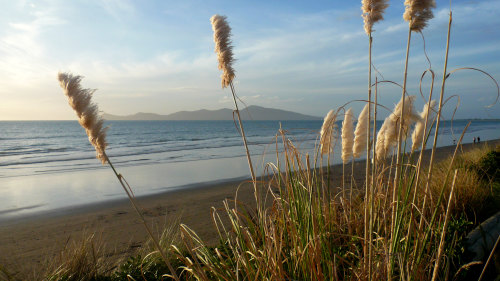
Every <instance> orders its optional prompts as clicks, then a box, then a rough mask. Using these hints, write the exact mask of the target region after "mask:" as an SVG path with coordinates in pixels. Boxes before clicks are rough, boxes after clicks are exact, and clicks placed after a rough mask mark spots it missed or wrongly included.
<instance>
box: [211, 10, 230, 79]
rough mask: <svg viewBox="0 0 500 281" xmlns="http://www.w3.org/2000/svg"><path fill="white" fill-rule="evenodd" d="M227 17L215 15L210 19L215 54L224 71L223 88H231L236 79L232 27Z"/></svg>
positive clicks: (220, 67)
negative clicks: (230, 85)
mask: <svg viewBox="0 0 500 281" xmlns="http://www.w3.org/2000/svg"><path fill="white" fill-rule="evenodd" d="M226 19H227V17H226V16H220V15H213V16H212V17H211V18H210V22H211V23H212V30H213V31H214V43H215V53H217V59H218V61H219V69H220V70H222V75H221V81H222V88H225V87H227V86H229V84H230V83H231V82H232V81H233V79H234V76H235V75H234V69H233V65H232V64H233V61H234V58H233V46H232V45H231V39H230V37H231V27H230V26H229V24H228V23H227V21H226Z"/></svg>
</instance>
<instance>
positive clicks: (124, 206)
mask: <svg viewBox="0 0 500 281" xmlns="http://www.w3.org/2000/svg"><path fill="white" fill-rule="evenodd" d="M489 144H490V145H498V144H500V141H499V140H496V141H490V142H489ZM472 147H473V145H472V144H466V145H463V150H464V151H466V150H469V149H471V148H472ZM454 149H455V147H454V146H448V147H441V148H439V149H438V150H437V153H436V159H437V160H440V159H444V158H446V157H448V156H450V155H451V154H452V153H453V151H454ZM429 155H430V153H426V157H429ZM364 163H365V162H358V163H356V165H355V171H360V170H364V169H363V168H364V165H365V164H364ZM346 170H347V169H346ZM349 170H350V169H349ZM333 171H334V175H333V176H334V177H335V178H337V179H340V178H341V172H342V166H339V165H336V166H334V167H333ZM363 174H364V173H356V172H355V175H357V176H358V177H357V180H362V179H363V177H364V175H363ZM337 183H340V181H337ZM238 186H239V187H240V191H239V193H238V200H241V201H244V202H247V203H251V202H254V201H255V200H254V199H253V198H254V195H253V188H252V185H251V183H249V182H241V181H238V182H225V183H212V184H207V185H204V186H198V187H193V188H189V189H184V190H177V191H170V192H165V193H162V194H156V195H151V196H146V197H141V198H140V199H139V202H140V205H141V206H142V207H144V209H145V210H146V211H145V217H146V219H147V220H148V221H149V222H150V224H151V225H153V227H154V229H155V231H156V232H157V233H158V232H161V230H162V229H163V227H164V226H165V225H167V224H168V225H169V224H171V223H172V222H173V221H175V220H176V219H178V218H180V221H181V222H182V223H184V224H186V225H188V226H190V227H191V228H193V229H194V230H195V231H196V232H197V233H198V234H199V235H200V236H201V237H202V238H204V239H205V240H206V241H211V242H215V241H217V238H216V235H215V229H214V226H213V223H212V217H211V211H210V210H211V207H215V208H221V207H222V201H223V200H224V199H234V195H235V192H236V189H237V188H238ZM93 233H95V234H96V236H97V237H100V240H101V241H102V242H104V245H105V255H106V256H107V257H108V258H109V260H110V261H115V262H116V261H117V260H119V259H121V258H124V257H127V256H129V255H131V254H134V253H135V251H137V249H138V248H140V247H141V245H142V244H143V243H144V242H145V241H146V240H147V234H146V231H145V229H144V226H143V225H142V223H141V222H140V220H139V219H138V216H137V214H136V213H135V212H134V211H133V209H132V207H131V205H130V203H129V201H128V200H117V201H111V202H106V203H99V204H93V205H87V206H84V207H79V208H76V209H63V210H57V211H53V212H49V213H45V214H41V215H38V216H32V217H28V218H23V219H18V220H14V221H4V222H0V266H3V267H5V268H7V269H8V270H9V271H10V272H11V273H13V274H16V275H17V277H19V278H22V279H28V278H29V279H31V278H34V276H38V277H40V278H41V275H42V274H43V272H44V270H46V268H47V267H48V265H49V264H50V263H51V262H56V263H57V260H58V258H59V254H60V252H61V251H62V250H63V248H64V247H65V246H66V245H71V244H72V243H73V241H80V240H82V239H84V238H86V237H88V236H89V235H91V234H93Z"/></svg>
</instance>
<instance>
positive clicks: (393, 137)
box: [375, 96, 420, 158]
mask: <svg viewBox="0 0 500 281" xmlns="http://www.w3.org/2000/svg"><path fill="white" fill-rule="evenodd" d="M414 102H415V96H406V97H405V108H404V112H403V126H402V129H403V137H404V138H405V139H406V137H407V136H408V135H407V133H408V128H409V127H410V126H411V124H412V123H414V122H416V121H417V120H419V118H420V117H419V116H418V115H416V114H415V110H414V108H413V103H414ZM402 109H403V100H402V99H401V100H400V101H399V103H398V104H397V105H396V106H395V107H394V111H393V112H392V113H391V114H390V115H389V116H388V117H387V118H386V119H385V120H384V123H383V124H382V127H380V130H379V132H378V134H377V144H376V148H375V149H376V153H377V155H378V157H380V158H383V157H385V155H386V154H387V152H388V151H389V150H390V149H391V148H393V147H394V146H395V145H396V144H397V140H398V132H399V131H398V130H399V126H400V124H399V117H400V116H401V111H402Z"/></svg>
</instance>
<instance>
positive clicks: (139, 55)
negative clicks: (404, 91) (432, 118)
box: [0, 0, 500, 120]
mask: <svg viewBox="0 0 500 281" xmlns="http://www.w3.org/2000/svg"><path fill="white" fill-rule="evenodd" d="M313 2H314V3H311V1H260V0H258V1H236V0H233V1H202V0H185V1H128V0H110V1H105V0H94V1H63V0H47V1H10V0H0V6H1V7H2V9H1V10H0V98H1V101H2V102H1V103H0V120H31V119H75V116H74V113H73V112H72V110H71V109H70V108H69V106H68V105H67V101H66V99H65V97H64V96H63V94H62V91H61V89H60V88H59V85H58V82H57V79H56V76H57V72H58V71H70V72H73V73H74V74H79V75H82V76H85V78H84V80H83V82H82V84H83V86H84V87H87V88H97V89H98V91H97V92H96V93H95V95H94V100H95V101H96V102H97V103H98V104H99V107H100V109H101V110H102V111H104V112H107V113H112V114H122V115H124V114H133V113H136V112H153V113H160V114H168V113H173V112H176V111H180V110H197V109H202V108H206V109H219V108H223V107H227V108H232V104H231V99H230V92H229V90H228V89H224V90H222V89H221V88H220V79H219V76H220V72H219V70H218V69H217V61H216V60H217V59H216V55H215V54H214V52H213V47H214V44H213V41H212V34H213V33H212V29H211V25H210V21H209V19H210V17H211V16H212V15H213V14H216V13H218V14H222V15H226V16H227V17H228V20H229V22H230V25H231V27H232V29H233V37H232V38H233V43H234V55H235V57H236V59H237V61H236V63H235V65H234V67H235V69H236V72H237V73H236V75H237V77H236V79H235V86H236V90H237V93H238V95H239V96H240V97H241V98H242V99H243V100H244V101H245V102H246V103H247V104H248V105H261V106H267V107H275V108H281V109H286V110H293V111H297V112H301V113H305V114H311V115H317V116H323V115H324V114H326V112H328V110H330V109H332V108H336V107H338V106H342V105H344V104H345V103H347V102H349V101H353V100H361V99H366V96H367V94H366V93H367V90H366V89H367V76H368V73H367V68H368V41H367V36H366V35H365V34H364V31H363V22H362V18H361V17H360V14H361V11H360V3H359V2H360V1H339V0H336V1H313ZM389 3H390V6H389V8H388V9H387V11H386V14H385V20H384V21H381V22H379V23H377V24H376V25H375V27H374V28H375V32H374V33H373V63H374V65H375V66H376V67H377V69H378V70H379V72H380V73H381V74H382V75H383V77H384V78H385V79H386V80H391V81H394V82H398V83H402V80H403V68H404V56H405V50H406V36H407V32H408V25H407V23H406V22H404V21H403V19H402V13H403V11H404V6H403V1H390V2H389ZM449 5H450V2H448V1H437V8H436V9H435V10H434V15H435V18H434V19H432V20H431V21H430V22H429V26H428V27H427V28H426V29H424V31H423V34H424V36H425V40H426V50H427V53H428V55H429V58H430V60H431V62H432V68H433V69H434V71H435V72H436V76H437V77H436V83H435V86H434V89H435V92H434V96H435V97H437V96H438V95H439V89H440V86H441V76H442V72H443V62H444V50H445V43H446V29H447V23H448V11H449ZM452 10H453V16H454V17H453V25H452V35H451V40H452V41H451V48H450V59H449V65H448V69H449V70H452V69H454V68H458V67H476V68H481V69H482V70H484V71H487V72H488V73H490V74H491V75H492V76H493V77H495V78H496V79H500V28H498V27H499V26H500V17H498V11H499V10H500V1H498V0H495V1H453V3H452ZM426 68H428V63H427V61H426V59H425V56H424V52H423V41H422V38H421V36H420V34H416V33H413V37H412V44H411V49H410V66H409V73H408V89H409V92H410V94H417V95H418V85H419V80H420V75H421V74H422V72H423V71H424V70H425V69H426ZM423 88H424V91H425V93H426V95H428V94H427V92H428V89H429V80H428V79H426V80H425V81H424V87H423ZM379 93H380V98H379V100H380V102H381V103H382V104H384V105H386V106H388V107H391V108H392V106H393V104H394V103H396V102H397V101H398V100H399V98H400V95H401V90H400V89H399V88H397V87H395V86H393V85H390V84H383V85H380V87H379ZM496 94H497V91H496V87H495V85H494V83H492V82H491V81H490V80H488V78H486V76H484V75H482V74H479V73H477V72H472V71H463V72H458V73H457V74H456V75H453V76H452V77H451V78H450V79H449V80H447V88H446V92H445V96H446V97H452V96H455V95H458V96H460V107H459V109H458V111H457V117H459V118H500V106H499V105H495V106H493V107H492V108H489V109H486V108H485V106H487V105H489V104H491V103H492V102H494V100H495V98H496ZM456 103H457V98H452V99H451V100H450V102H449V103H448V104H447V105H446V110H445V112H446V115H445V118H450V117H451V112H452V111H453V109H454V108H455V105H456ZM422 104H423V101H422V98H418V102H417V110H421V106H422ZM349 106H352V107H353V109H354V112H355V113H359V111H360V109H361V107H362V104H361V103H359V102H354V103H351V104H350V105H349Z"/></svg>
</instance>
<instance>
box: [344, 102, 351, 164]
mask: <svg viewBox="0 0 500 281" xmlns="http://www.w3.org/2000/svg"><path fill="white" fill-rule="evenodd" d="M353 127H354V126H353V114H352V109H351V108H349V109H348V110H347V111H346V113H345V115H344V121H342V156H341V158H342V161H343V162H344V163H347V162H349V160H351V157H352V146H353V144H354V128H353Z"/></svg>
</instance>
